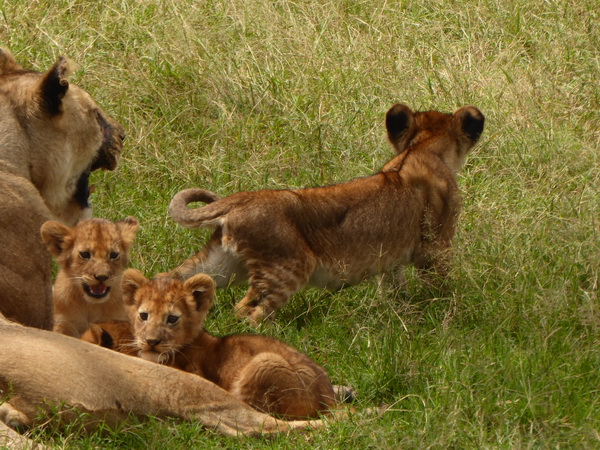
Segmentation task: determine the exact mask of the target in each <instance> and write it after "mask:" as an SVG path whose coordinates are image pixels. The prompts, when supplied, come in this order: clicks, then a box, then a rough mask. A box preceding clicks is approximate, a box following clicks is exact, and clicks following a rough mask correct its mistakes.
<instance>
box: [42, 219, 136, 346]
mask: <svg viewBox="0 0 600 450" xmlns="http://www.w3.org/2000/svg"><path fill="white" fill-rule="evenodd" d="M138 226H139V223H138V221H137V219H135V218H134V217H128V218H126V219H124V220H121V221H119V222H110V221H108V220H104V219H86V220H82V221H80V222H78V223H77V224H76V225H75V226H74V227H68V226H66V225H63V224H61V223H60V222H56V221H53V220H49V221H47V222H45V223H44V224H43V225H42V228H41V234H42V240H43V241H44V243H45V244H46V246H47V247H48V250H49V251H50V253H51V254H52V255H53V256H54V257H55V259H56V261H57V262H58V264H59V266H60V271H59V272H58V275H57V277H56V281H55V283H54V331H56V332H58V333H61V334H66V335H69V336H73V337H80V336H81V334H82V333H83V332H84V331H85V330H87V329H88V327H89V325H90V324H91V323H94V322H102V321H107V320H128V314H127V312H126V310H125V307H124V305H123V300H122V296H121V285H120V280H121V275H122V273H123V271H124V270H125V268H126V267H127V263H128V262H129V250H130V249H131V244H132V242H133V239H134V237H135V233H136V231H137V229H138Z"/></svg>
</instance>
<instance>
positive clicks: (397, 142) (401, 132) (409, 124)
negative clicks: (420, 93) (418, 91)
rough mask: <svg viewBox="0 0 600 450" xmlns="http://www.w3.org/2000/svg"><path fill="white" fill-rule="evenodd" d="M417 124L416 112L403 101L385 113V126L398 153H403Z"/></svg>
mask: <svg viewBox="0 0 600 450" xmlns="http://www.w3.org/2000/svg"><path fill="white" fill-rule="evenodd" d="M414 124H415V118H414V113H413V112H412V110H411V109H410V108H409V107H408V106H406V105H403V104H402V103H397V104H395V105H394V106H392V107H391V108H390V109H389V110H388V112H387V114H386V115H385V128H386V129H387V135H388V139H389V140H390V142H391V143H392V145H393V146H394V148H395V149H396V152H397V153H398V154H400V153H402V152H403V151H404V150H405V149H406V146H407V145H408V143H409V142H410V138H411V137H412V134H413V129H414Z"/></svg>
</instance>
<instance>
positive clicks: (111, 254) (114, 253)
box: [109, 252, 121, 261]
mask: <svg viewBox="0 0 600 450" xmlns="http://www.w3.org/2000/svg"><path fill="white" fill-rule="evenodd" d="M120 256H121V254H120V253H119V252H110V255H109V257H110V259H112V260H113V261H114V260H115V259H119V257H120Z"/></svg>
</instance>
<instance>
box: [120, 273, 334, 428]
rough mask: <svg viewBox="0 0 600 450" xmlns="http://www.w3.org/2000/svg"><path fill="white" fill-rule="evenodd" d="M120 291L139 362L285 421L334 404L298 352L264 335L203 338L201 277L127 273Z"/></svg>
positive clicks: (208, 298)
mask: <svg viewBox="0 0 600 450" xmlns="http://www.w3.org/2000/svg"><path fill="white" fill-rule="evenodd" d="M121 287H122V290H123V300H124V302H125V304H127V305H129V306H130V307H131V311H130V313H131V323H132V324H133V328H134V336H135V344H136V345H137V346H138V348H139V350H140V353H139V356H140V357H141V358H143V359H146V360H149V361H154V362H158V363H161V364H166V365H169V366H171V367H176V368H178V369H182V370H185V371H186V372H192V373H194V374H196V375H200V376H201V377H203V378H206V379H207V380H210V381H212V382H214V383H216V384H217V385H219V386H220V387H222V388H223V389H225V390H226V391H228V392H230V393H231V394H233V395H234V396H235V397H237V398H239V399H240V400H243V401H244V402H246V403H248V404H249V405H251V406H252V407H254V408H255V409H257V410H259V411H262V412H265V413H269V414H275V415H277V416H279V417H282V418H285V419H306V418H314V417H317V416H318V415H319V413H321V412H325V411H327V410H328V409H330V408H331V407H332V406H333V405H334V404H335V400H334V397H335V394H334V391H333V387H332V385H331V382H330V381H329V377H328V376H327V373H326V372H325V370H324V369H323V368H322V367H320V366H319V365H317V364H316V363H315V362H314V361H312V360H311V359H310V358H309V357H308V356H306V355H304V354H303V353H300V352H298V351H296V350H294V349H293V348H291V347H289V346H288V345H286V344H284V343H283V342H281V341H279V340H277V339H273V338H269V337H267V336H260V335H231V336H226V337H222V338H218V337H215V336H212V335H211V334H209V333H208V332H206V331H204V329H203V326H204V321H205V319H206V315H207V313H208V310H209V309H210V307H211V305H212V302H213V299H214V295H215V283H214V281H213V280H212V278H211V277H209V276H208V275H204V274H198V275H195V276H193V277H191V278H190V279H188V280H187V281H185V283H184V282H182V281H180V280H175V279H172V278H167V277H159V278H155V279H153V280H148V279H146V278H145V277H144V275H142V273H141V272H140V271H138V270H136V269H128V270H126V271H125V273H124V274H123V277H122V279H121Z"/></svg>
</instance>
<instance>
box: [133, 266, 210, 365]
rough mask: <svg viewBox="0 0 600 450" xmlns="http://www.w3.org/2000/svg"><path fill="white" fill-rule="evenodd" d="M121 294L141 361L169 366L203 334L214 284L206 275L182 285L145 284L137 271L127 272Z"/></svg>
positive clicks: (158, 280) (176, 282) (168, 281)
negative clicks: (174, 356) (128, 308)
mask: <svg viewBox="0 0 600 450" xmlns="http://www.w3.org/2000/svg"><path fill="white" fill-rule="evenodd" d="M121 290H122V291H123V301H124V303H125V304H126V305H127V306H129V307H130V315H131V320H132V323H133V327H134V335H135V343H136V345H137V346H138V348H139V349H140V353H139V355H140V357H142V358H143V359H146V360H149V361H154V362H159V363H168V362H169V360H170V358H171V356H172V355H173V354H174V353H175V352H177V350H179V349H180V348H181V347H183V346H184V345H186V344H189V343H191V342H192V341H193V340H194V339H195V338H196V336H198V334H199V333H200V332H201V331H202V327H203V325H204V319H205V318H206V314H207V313H208V310H209V309H210V306H211V305H212V302H213V299H214V296H215V282H214V281H213V279H212V278H211V277H209V276H208V275H205V274H198V275H195V276H193V277H191V278H190V279H188V280H187V281H185V282H182V281H180V280H175V279H172V278H167V277H159V278H154V279H152V280H148V279H146V278H145V277H144V275H142V273H141V272H140V271H139V270H136V269H127V270H126V271H125V273H124V274H123V276H122V278H121Z"/></svg>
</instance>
